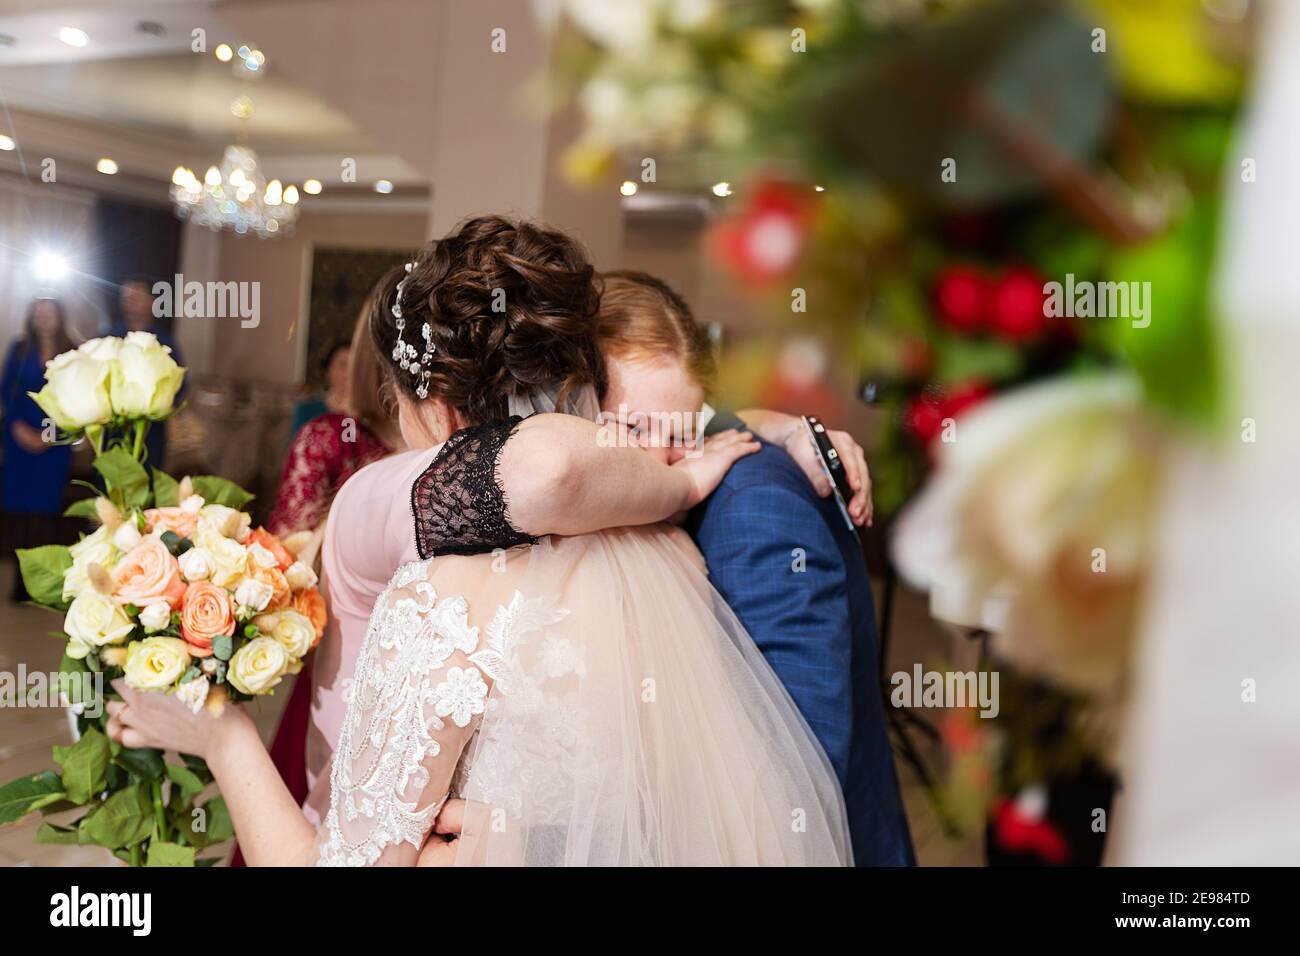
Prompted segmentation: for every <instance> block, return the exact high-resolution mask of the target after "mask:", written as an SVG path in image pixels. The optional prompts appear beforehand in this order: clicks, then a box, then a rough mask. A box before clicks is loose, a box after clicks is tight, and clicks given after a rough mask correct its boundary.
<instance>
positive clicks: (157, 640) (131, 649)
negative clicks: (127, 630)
mask: <svg viewBox="0 0 1300 956" xmlns="http://www.w3.org/2000/svg"><path fill="white" fill-rule="evenodd" d="M189 666H190V655H189V653H188V652H187V651H186V650H185V642H184V641H182V640H181V639H180V638H179V637H146V638H145V639H144V640H143V641H132V642H131V644H130V645H129V646H128V647H127V652H126V668H125V670H126V682H127V684H128V685H129V686H131V687H134V688H135V689H136V690H166V689H167V688H169V687H171V686H172V684H174V683H176V681H177V680H178V679H179V678H180V676H181V675H182V674H184V673H185V671H186V670H188V669H189Z"/></svg>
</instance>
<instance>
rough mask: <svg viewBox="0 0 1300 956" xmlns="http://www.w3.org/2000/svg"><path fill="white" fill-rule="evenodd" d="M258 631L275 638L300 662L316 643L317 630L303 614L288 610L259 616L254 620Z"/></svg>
mask: <svg viewBox="0 0 1300 956" xmlns="http://www.w3.org/2000/svg"><path fill="white" fill-rule="evenodd" d="M253 623H254V624H255V625H257V629H258V630H259V631H261V632H262V633H263V634H265V635H267V636H268V637H271V638H274V639H275V641H276V642H277V643H278V644H280V645H281V646H282V647H283V648H284V649H285V651H287V652H288V654H289V656H290V657H292V658H293V659H294V660H298V659H299V658H301V657H302V656H303V655H304V654H306V653H307V652H308V651H309V650H311V646H312V645H313V644H314V643H316V628H315V626H314V625H313V624H312V623H311V621H310V620H308V619H307V618H306V617H304V616H303V615H302V614H299V613H298V612H297V611H291V610H289V609H288V608H286V609H284V610H283V611H273V612H272V613H270V614H259V615H258V616H257V617H255V618H253Z"/></svg>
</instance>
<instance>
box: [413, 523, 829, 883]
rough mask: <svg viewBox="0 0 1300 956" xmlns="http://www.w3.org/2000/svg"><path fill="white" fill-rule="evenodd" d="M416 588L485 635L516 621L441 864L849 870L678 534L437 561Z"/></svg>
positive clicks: (466, 761)
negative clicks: (449, 853)
mask: <svg viewBox="0 0 1300 956" xmlns="http://www.w3.org/2000/svg"><path fill="white" fill-rule="evenodd" d="M428 577H429V580H430V582H431V583H432V584H433V586H434V588H435V590H436V591H437V593H438V594H440V595H447V594H464V595H465V596H466V598H467V600H468V601H469V605H470V608H471V609H472V611H471V613H472V616H474V617H477V618H479V620H480V622H481V626H482V627H483V628H485V629H489V630H490V628H489V623H490V620H491V619H492V615H493V611H494V610H495V609H496V608H497V607H506V608H507V609H509V608H511V607H513V608H514V609H515V610H514V611H512V612H510V613H512V614H514V616H515V619H514V620H513V621H512V627H511V633H512V634H513V635H515V636H514V637H513V638H512V644H513V646H511V647H509V648H507V649H506V654H505V655H504V656H505V657H508V658H509V664H508V666H503V667H502V668H501V669H500V674H501V676H500V677H499V678H498V679H497V681H496V682H495V684H494V686H493V688H492V690H491V694H490V697H489V700H488V705H487V708H486V711H485V714H484V716H483V719H482V723H481V725H480V727H479V730H478V733H477V734H476V735H475V737H474V738H473V739H472V740H471V742H470V744H469V745H468V747H467V749H466V750H465V753H464V756H463V757H462V759H461V762H460V765H459V767H458V770H457V774H456V779H455V783H454V787H453V794H454V795H458V796H460V797H463V798H464V799H465V800H466V801H467V810H466V814H465V820H464V828H463V832H462V834H461V836H460V837H459V839H458V840H457V841H456V843H455V850H456V853H455V858H456V863H457V865H500V866H505V865H523V866H738V865H739V866H751V865H761V866H767V865H779V866H840V865H849V864H851V862H852V854H851V851H850V849H849V839H848V828H847V823H846V819H845V811H844V804H843V798H842V796H841V794H840V791H839V787H838V784H837V782H836V779H835V776H834V773H833V771H832V769H831V766H830V763H829V761H828V760H827V758H826V756H825V754H824V753H823V752H822V750H821V748H820V746H819V745H818V743H817V741H816V739H815V738H814V736H813V734H812V732H811V731H810V730H809V728H808V725H807V724H806V723H805V721H804V720H803V718H802V717H801V716H800V714H799V712H798V711H797V710H796V709H795V706H794V704H793V703H792V701H791V699H790V697H789V695H788V694H787V693H786V692H785V690H784V688H783V687H782V686H781V684H780V683H779V681H778V680H777V678H776V676H775V674H774V673H773V672H772V670H771V668H770V667H768V665H767V663H766V661H764V659H763V657H762V655H761V654H760V653H759V651H758V649H757V648H756V647H755V646H754V643H753V641H752V640H751V639H750V638H749V636H748V634H746V632H745V630H744V628H743V627H742V626H741V624H740V622H739V621H738V620H737V619H736V617H735V615H734V614H733V613H732V612H731V610H730V609H729V608H728V607H727V605H726V603H725V602H724V601H723V600H722V599H721V597H720V596H719V595H718V593H717V592H716V591H715V590H714V588H713V587H712V586H711V585H710V583H709V581H708V578H707V575H706V572H705V570H704V564H703V561H702V559H701V557H700V554H699V552H698V550H696V548H695V546H694V544H693V543H692V542H691V540H690V538H689V537H688V536H687V535H686V534H685V533H684V532H682V531H681V530H680V529H677V528H673V527H670V526H667V525H659V526H654V527H650V528H637V529H618V530H611V531H605V532H600V533H596V534H590V535H582V536H579V537H573V538H558V537H553V538H549V539H545V540H543V541H542V542H540V543H538V544H536V545H533V546H531V547H528V548H516V549H513V550H511V551H508V552H498V553H497V554H495V555H483V556H478V557H469V558H464V557H447V558H437V559H435V560H434V561H432V562H431V563H430V565H429V568H428ZM512 602H513V603H512ZM530 614H531V615H533V616H534V617H535V618H536V620H534V621H531V622H530V621H529V620H524V619H521V617H522V618H527V616H528V615H530ZM486 636H487V637H489V638H490V637H491V635H490V634H487V635H486Z"/></svg>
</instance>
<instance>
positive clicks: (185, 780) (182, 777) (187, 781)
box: [167, 763, 207, 803]
mask: <svg viewBox="0 0 1300 956" xmlns="http://www.w3.org/2000/svg"><path fill="white" fill-rule="evenodd" d="M167 779H168V780H170V781H171V782H172V785H173V786H175V787H177V788H179V789H180V792H181V799H182V800H183V801H184V802H186V803H189V802H190V801H192V800H193V799H194V798H195V797H197V796H198V795H199V794H200V793H202V792H203V788H204V787H206V786H207V784H206V783H204V782H203V781H202V780H201V779H199V775H198V774H197V773H195V772H194V771H193V770H190V769H189V768H188V767H182V766H180V765H179V764H174V763H169V764H168V765H167Z"/></svg>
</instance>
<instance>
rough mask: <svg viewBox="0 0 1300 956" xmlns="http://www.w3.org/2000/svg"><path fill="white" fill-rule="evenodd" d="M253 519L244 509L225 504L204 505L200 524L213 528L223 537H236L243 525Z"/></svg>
mask: <svg viewBox="0 0 1300 956" xmlns="http://www.w3.org/2000/svg"><path fill="white" fill-rule="evenodd" d="M250 520H251V519H250V518H249V517H248V516H247V515H245V514H244V513H243V512H242V511H236V510H235V509H234V508H227V507H226V506H225V505H204V506H203V507H202V508H200V509H199V526H200V527H207V528H211V529H212V530H213V531H215V532H216V533H217V534H219V535H221V536H222V537H223V538H236V537H238V535H239V529H240V527H241V526H244V525H246V524H247V523H248V522H249V521H250Z"/></svg>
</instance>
